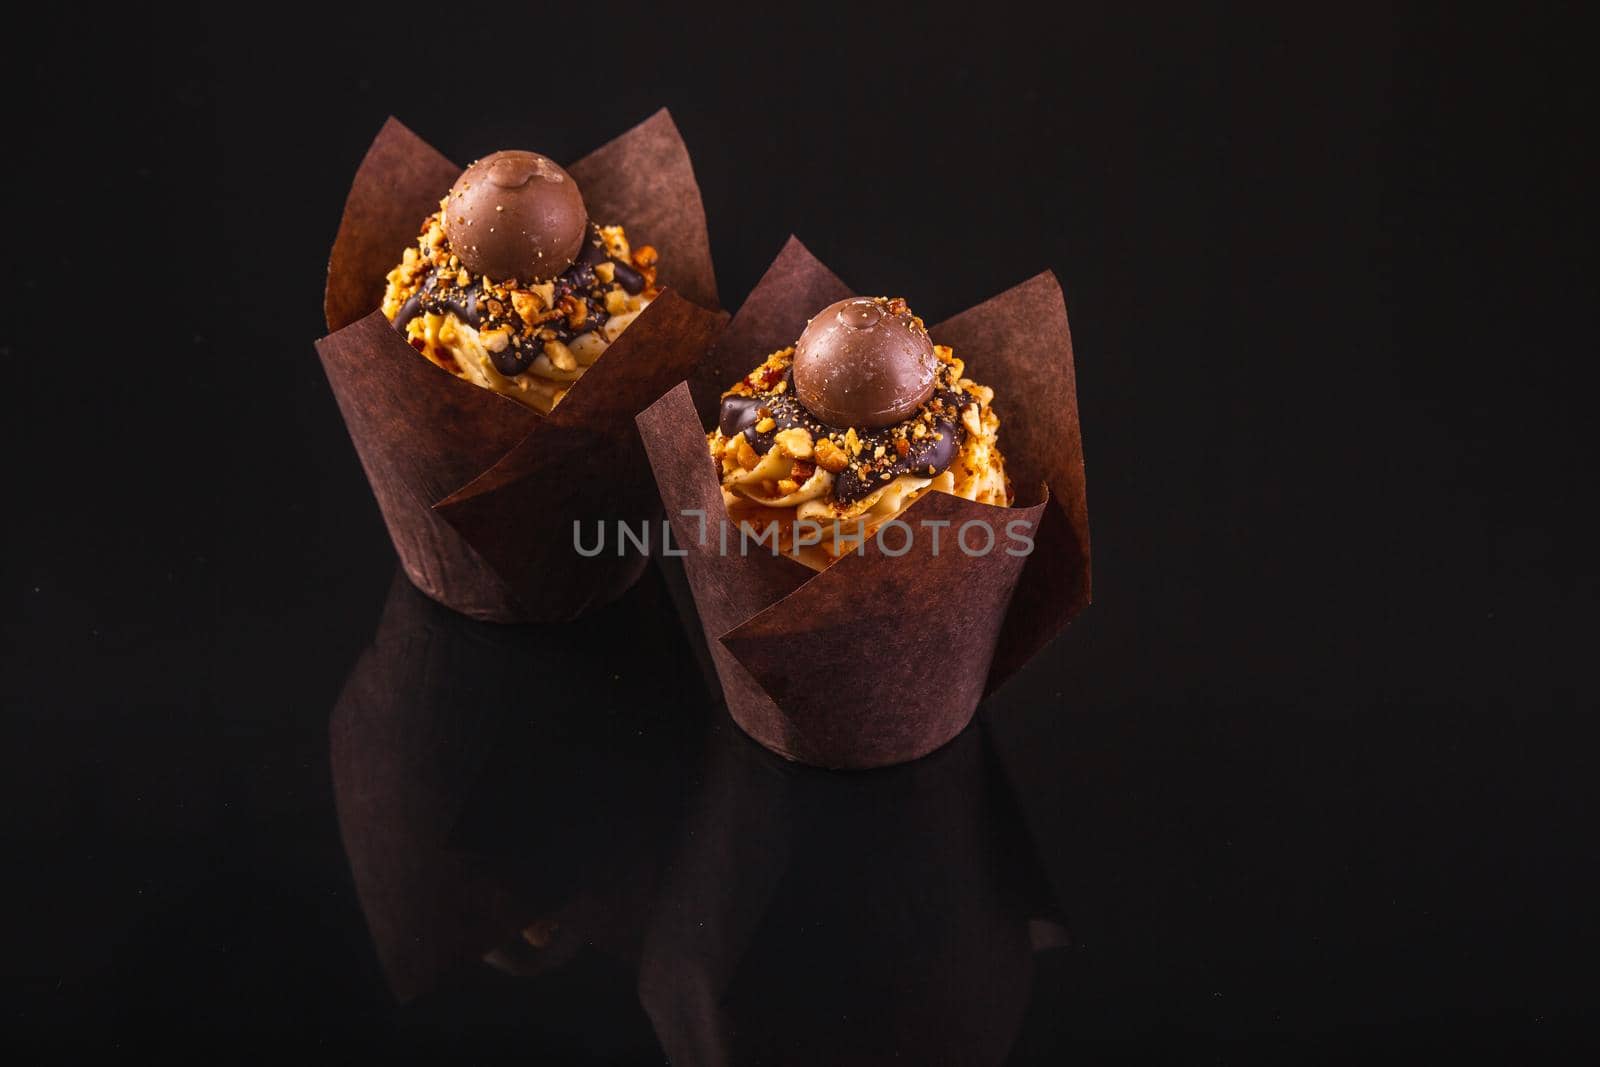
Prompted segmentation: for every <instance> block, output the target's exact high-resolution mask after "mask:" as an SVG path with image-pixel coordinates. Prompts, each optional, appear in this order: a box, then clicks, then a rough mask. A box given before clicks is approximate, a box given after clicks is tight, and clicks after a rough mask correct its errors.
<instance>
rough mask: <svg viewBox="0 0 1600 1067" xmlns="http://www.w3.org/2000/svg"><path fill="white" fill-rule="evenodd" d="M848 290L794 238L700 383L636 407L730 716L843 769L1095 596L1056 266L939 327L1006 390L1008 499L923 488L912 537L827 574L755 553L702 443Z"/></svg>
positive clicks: (967, 713) (1046, 635) (889, 743)
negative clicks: (738, 397)
mask: <svg viewBox="0 0 1600 1067" xmlns="http://www.w3.org/2000/svg"><path fill="white" fill-rule="evenodd" d="M850 295H852V290H851V289H850V288H849V287H848V286H846V285H845V284H844V283H843V282H842V281H840V280H839V279H838V277H836V276H835V275H834V274H833V273H832V272H831V271H829V270H828V268H827V267H825V266H823V265H822V263H820V262H819V261H818V260H817V259H816V258H815V257H813V256H812V255H811V254H810V252H808V251H807V250H806V249H805V247H804V246H803V245H801V244H800V243H799V242H798V241H797V240H794V239H793V238H791V239H790V241H789V243H788V244H787V245H785V247H784V249H783V251H782V253H780V255H779V256H778V258H777V260H776V261H775V262H774V263H773V265H772V266H771V267H770V268H769V269H768V270H767V273H766V274H765V275H764V276H763V277H762V279H761V281H760V282H759V283H757V285H756V287H755V289H754V290H753V291H752V292H751V294H750V297H749V299H748V300H746V301H745V304H744V306H743V307H741V308H740V309H739V312H738V314H737V315H735V316H734V318H733V321H732V322H731V323H730V324H729V325H728V329H727V330H726V331H725V332H724V333H723V334H722V336H721V338H720V339H719V340H718V341H717V343H716V344H715V345H714V346H713V347H712V349H711V351H710V352H709V353H708V355H707V357H706V359H705V360H704V361H702V363H701V364H700V366H699V368H698V369H697V370H696V372H695V375H694V377H693V378H692V379H691V381H690V382H686V383H684V384H681V385H679V386H678V387H676V388H675V389H673V390H672V391H671V392H669V393H667V394H666V395H665V396H662V397H661V398H660V399H659V400H657V401H656V402H655V403H654V404H653V405H651V406H650V408H649V409H648V410H646V411H644V412H642V413H641V414H640V415H639V417H638V420H637V421H638V424H639V430H640V434H641V436H642V437H643V439H644V442H645V448H646V450H647V451H648V452H649V455H650V463H651V466H652V468H653V470H654V472H655V477H656V483H657V486H658V488H659V489H660V491H661V497H662V500H663V502H664V503H665V504H666V508H667V517H668V519H669V520H670V521H671V523H672V530H673V536H674V539H675V541H676V542H677V544H678V545H679V546H681V548H682V549H683V550H684V551H686V552H687V555H686V556H685V558H684V566H685V569H686V571H687V573H688V577H689V584H690V587H691V588H692V590H693V592H694V600H695V606H696V608H697V609H698V611H699V614H700V622H701V625H702V626H703V627H704V629H705V634H706V641H707V643H708V644H709V645H710V648H711V654H712V657H713V659H714V660H715V663H716V667H717V673H718V676H719V680H720V681H721V684H722V691H723V695H724V697H725V698H726V700H727V704H728V710H729V712H730V713H731V714H732V716H733V718H734V720H735V721H736V722H737V723H738V724H739V725H740V727H742V728H743V729H744V731H745V732H746V733H748V734H749V735H750V736H752V737H754V738H755V739H756V740H757V741H759V742H761V744H763V745H765V746H766V747H767V748H769V749H771V750H773V751H774V752H777V753H779V754H780V755H783V756H787V757H788V758H790V759H794V760H799V761H800V762H803V763H810V764H815V765H818V766H823V767H838V768H853V767H877V766H885V765H888V764H894V763H902V762H905V761H907V760H911V759H916V758H917V757H919V756H922V755H925V754H927V753H928V752H931V751H933V750H934V749H936V748H938V747H939V746H940V745H942V744H944V743H945V742H946V741H948V740H950V738H952V737H954V736H955V735H956V734H957V733H959V732H960V731H961V729H962V728H963V727H964V726H965V725H966V724H967V723H968V722H969V721H970V720H971V718H972V714H973V712H974V711H975V710H976V709H977V705H978V702H979V701H980V700H981V699H982V698H983V696H984V695H985V694H986V693H988V692H991V691H993V690H994V689H995V688H996V687H998V686H999V685H1000V683H1001V682H1003V681H1004V680H1005V679H1006V678H1008V677H1009V676H1010V675H1011V674H1012V673H1014V672H1015V671H1016V670H1017V669H1018V668H1019V667H1021V666H1022V664H1023V663H1025V662H1027V660H1028V659H1029V658H1030V657H1031V656H1033V654H1034V653H1035V652H1037V651H1039V649H1040V648H1042V647H1043V646H1044V645H1045V644H1046V643H1047V642H1048V641H1049V640H1050V639H1051V638H1052V637H1053V636H1054V635H1055V634H1056V633H1057V632H1058V631H1059V630H1060V629H1061V627H1062V626H1064V625H1065V624H1066V622H1067V621H1068V619H1070V618H1071V617H1072V616H1073V615H1074V614H1076V613H1077V612H1078V611H1080V610H1081V609H1082V608H1083V607H1085V606H1086V605H1087V604H1088V603H1089V596H1090V583H1089V520H1088V507H1087V503H1086V499H1085V493H1084V473H1083V446H1082V440H1081V437H1080V434H1079V429H1078V404H1077V389H1076V384H1075V379H1074V373H1073V363H1072V338H1071V334H1070V331H1069V330H1068V327H1067V313H1066V305H1065V302H1064V300H1063V298H1062V294H1061V288H1060V286H1059V285H1058V284H1057V282H1056V279H1055V276H1054V275H1052V274H1049V273H1045V274H1041V275H1038V276H1037V277H1034V278H1032V279H1030V280H1028V281H1026V282H1023V283H1022V284H1021V285H1018V286H1016V287H1015V288H1013V289H1010V290H1008V291H1006V292H1004V293H1001V294H1000V295H999V296H996V297H994V298H992V299H990V300H987V301H985V302H984V303H982V304H979V305H978V306H976V307H974V308H971V309H969V310H967V311H965V312H962V313H961V314H959V315H957V316H955V317H954V318H952V319H949V320H948V321H946V322H943V323H940V324H939V325H937V326H934V327H932V329H931V330H930V331H929V332H930V334H931V335H932V338H933V340H934V341H935V342H937V343H939V344H944V345H950V346H951V347H952V348H953V349H954V350H955V354H956V356H957V357H958V358H960V359H963V360H965V361H966V365H967V367H968V368H970V369H971V372H972V374H973V376H974V377H976V378H978V379H979V380H981V381H983V382H985V383H987V384H989V385H991V386H992V387H993V388H994V394H995V398H994V405H993V406H994V409H995V411H996V412H997V413H998V414H999V416H1000V444H1001V447H1002V449H1003V450H1004V452H1005V457H1006V459H1005V462H1006V469H1007V471H1008V472H1009V474H1010V475H1011V478H1012V483H1013V486H1014V488H1015V492H1016V500H1015V504H1014V506H1013V507H1010V508H999V507H994V506H991V505H987V504H979V503H975V502H972V501H968V500H964V499H961V498H959V497H955V496H951V495H949V494H947V493H939V492H933V493H928V494H926V495H925V496H923V497H922V498H921V499H919V500H918V501H917V502H916V503H914V504H913V505H912V506H911V507H910V508H909V509H908V510H907V511H906V513H905V514H904V515H902V516H901V517H900V520H901V522H902V523H904V524H905V525H906V526H908V527H910V536H909V537H907V536H906V532H905V531H904V530H902V529H894V530H886V532H884V534H883V536H882V538H881V540H879V539H869V540H868V541H867V542H866V543H865V545H864V548H863V550H862V552H861V554H859V555H857V554H854V553H851V554H848V555H845V556H844V557H843V558H842V559H840V560H839V561H838V562H836V563H834V564H833V565H832V566H830V567H829V568H828V569H827V570H825V571H822V572H821V573H815V572H813V571H811V570H810V569H808V568H806V567H805V566H804V565H802V564H800V563H797V562H795V561H794V560H791V559H789V558H787V557H774V556H773V555H772V554H771V549H770V547H769V545H762V544H756V543H755V542H753V541H752V542H749V544H748V548H747V550H746V551H743V552H742V551H741V547H742V546H741V540H740V538H739V534H738V530H737V528H734V527H732V526H731V524H729V526H728V527H726V528H725V527H723V526H722V523H724V522H725V521H726V510H725V509H724V507H723V502H722V494H721V489H720V486H719V481H718V475H717V468H716V464H715V462H714V461H713V460H712V459H711V457H710V455H709V452H708V450H707V446H706V437H705V427H706V426H708V425H711V424H712V423H713V422H714V421H715V418H716V415H715V412H716V409H717V398H718V396H719V395H720V393H721V391H722V390H723V389H725V388H727V387H728V386H729V385H731V384H733V383H734V382H736V381H738V380H739V379H740V378H742V377H743V376H744V375H745V374H746V373H747V372H748V371H749V370H750V368H752V367H754V366H757V365H758V364H760V362H761V361H762V359H764V358H765V357H766V356H767V354H768V353H770V352H773V351H775V350H777V349H780V348H783V347H785V346H786V345H790V344H793V343H794V340H795V338H796V337H798V336H799V335H800V332H801V331H802V330H803V329H804V328H805V326H806V322H807V319H808V318H809V317H810V316H812V315H814V314H815V313H816V312H817V311H818V310H819V309H821V308H823V307H825V306H827V305H828V304H830V303H832V302H833V301H836V300H840V299H843V298H845V297H848V296H850ZM701 516H704V518H703V519H702V518H701ZM891 525H893V524H891ZM963 527H966V529H965V531H964V536H963ZM936 535H937V536H936ZM1028 542H1031V545H1032V547H1031V551H1030V550H1028ZM724 545H726V548H724ZM885 549H887V551H886V550H885ZM895 553H900V554H895Z"/></svg>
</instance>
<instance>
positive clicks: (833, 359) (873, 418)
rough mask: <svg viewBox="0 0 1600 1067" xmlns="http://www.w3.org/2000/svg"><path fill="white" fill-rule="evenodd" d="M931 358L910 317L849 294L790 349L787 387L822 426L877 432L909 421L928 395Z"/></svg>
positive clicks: (923, 336)
mask: <svg viewBox="0 0 1600 1067" xmlns="http://www.w3.org/2000/svg"><path fill="white" fill-rule="evenodd" d="M937 367H938V359H937V357H936V356H934V354H933V342H932V341H930V340H928V335H927V333H926V332H925V331H923V330H922V329H921V328H920V327H919V326H918V325H917V324H916V323H915V322H913V321H912V316H911V314H910V312H902V313H901V314H898V315H896V314H894V313H893V311H892V310H891V308H890V305H889V301H887V300H884V299H882V298H877V299H874V298H872V297H865V296H854V297H851V298H850V299H848V300H841V301H839V302H838V303H837V304H829V305H828V306H827V307H825V308H823V309H822V310H821V311H820V312H818V313H817V316H816V317H815V318H813V319H812V320H811V323H810V325H808V326H807V327H806V329H805V332H804V333H802V334H801V335H800V340H799V341H797V342H796V343H795V346H794V389H795V393H796V394H797V395H798V396H799V397H800V403H802V404H804V405H805V406H806V410H808V411H810V412H811V414H813V415H815V416H816V417H817V418H819V419H821V420H822V421H823V422H825V423H827V424H828V425H830V426H856V427H860V428H863V429H869V430H873V429H878V428H880V427H884V426H893V425H894V424H895V423H897V422H902V421H904V420H905V419H907V418H909V417H910V415H911V413H912V412H914V411H916V410H917V408H919V407H921V406H922V405H923V404H924V403H926V402H927V399H928V398H929V397H930V396H932V395H933V380H934V372H935V370H936V369H937Z"/></svg>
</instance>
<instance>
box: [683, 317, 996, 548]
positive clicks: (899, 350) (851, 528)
mask: <svg viewBox="0 0 1600 1067" xmlns="http://www.w3.org/2000/svg"><path fill="white" fill-rule="evenodd" d="M993 400H994V390H993V389H991V388H989V387H988V386H986V385H979V384H978V383H977V382H975V381H973V380H972V379H971V378H968V377H966V365H965V364H964V363H963V362H962V361H961V360H960V359H958V358H957V357H956V355H955V353H954V351H953V350H952V349H951V348H950V347H949V346H948V345H937V344H934V343H933V342H932V341H931V340H930V339H929V337H928V331H927V327H926V326H925V325H924V324H923V322H922V320H921V319H920V318H918V317H917V316H915V315H913V314H912V313H911V310H910V308H909V307H907V305H906V302H905V301H904V300H903V299H899V298H894V299H890V298H886V297H876V298H868V297H852V298H850V299H847V300H841V301H838V302H837V303H834V304H830V305H829V306H828V307H826V308H824V309H823V310H822V311H821V312H820V313H818V314H817V315H816V316H815V317H814V318H813V319H812V320H811V321H810V322H809V323H808V324H807V326H806V329H805V331H804V332H802V333H801V335H800V337H799V339H798V340H797V341H796V342H795V344H793V345H790V346H788V347H785V348H781V349H779V350H778V351H776V352H773V353H772V354H771V355H769V356H768V357H767V358H766V361H765V362H764V363H762V364H761V366H759V367H757V368H756V369H755V370H753V371H751V372H750V373H749V374H747V375H745V376H744V377H743V378H742V379H740V380H739V381H738V382H737V383H736V384H735V385H734V386H733V387H732V388H731V389H729V390H727V391H726V392H725V393H723V394H722V401H721V404H720V406H719V411H718V417H717V426H716V428H715V429H714V430H712V431H711V432H710V433H709V434H708V435H707V442H708V443H709V445H710V448H711V455H712V457H713V458H714V459H715V460H716V461H717V463H718V468H719V474H720V478H721V483H722V499H723V504H724V506H725V507H726V508H727V511H728V515H729V517H730V518H732V519H733V520H734V521H735V522H737V523H739V524H740V525H741V526H742V527H749V528H753V529H755V530H758V531H759V530H761V529H763V528H765V527H767V526H768V525H769V524H771V523H774V522H775V523H776V524H777V531H778V538H779V549H780V551H782V552H783V553H784V554H786V555H788V556H791V557H792V558H794V559H796V560H799V561H800V562H801V563H804V564H805V565H806V566H808V567H810V568H812V569H813V570H822V569H823V568H825V567H827V566H828V565H829V564H831V563H833V562H835V561H836V560H838V559H839V557H840V556H842V555H844V554H845V553H847V552H850V551H853V550H857V549H859V548H860V547H861V545H862V543H863V542H864V541H866V540H867V539H869V538H872V537H873V536H875V535H876V534H877V532H878V531H879V529H880V528H881V527H882V526H883V525H884V524H885V523H887V522H890V521H892V520H895V519H899V518H900V517H901V516H902V515H904V514H905V512H906V510H907V509H908V508H910V507H911V505H912V504H914V503H916V502H917V500H919V499H921V497H922V496H923V495H924V494H926V493H929V492H942V493H950V494H953V495H955V496H958V497H961V498H962V499H964V500H971V501H975V502H978V503H982V504H992V505H995V506H997V507H1007V506H1009V505H1010V504H1011V500H1012V492H1011V486H1010V483H1009V482H1008V481H1007V480H1006V474H1005V459H1004V457H1003V456H1002V455H1001V453H1000V443H999V430H1000V419H999V417H998V416H997V415H996V414H995V412H994V409H993V407H992V406H991V404H992V401H993Z"/></svg>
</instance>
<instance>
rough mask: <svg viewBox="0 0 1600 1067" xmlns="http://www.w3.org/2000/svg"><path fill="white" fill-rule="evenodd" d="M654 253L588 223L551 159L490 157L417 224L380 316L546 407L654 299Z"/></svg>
mask: <svg viewBox="0 0 1600 1067" xmlns="http://www.w3.org/2000/svg"><path fill="white" fill-rule="evenodd" d="M656 259H657V252H656V249H655V248H654V246H652V245H647V244H645V245H640V246H639V247H638V248H634V247H633V246H632V245H630V244H629V242H628V233H627V230H626V229H625V228H624V227H623V226H622V224H620V223H617V224H613V225H605V226H602V225H599V224H597V223H596V222H594V221H593V220H592V219H590V218H589V216H588V211H587V209H586V208H585V206H584V202H583V193H582V191H581V190H580V189H579V188H578V184H577V182H575V181H574V180H573V178H572V175H570V174H568V173H567V172H566V171H565V170H563V169H562V168H561V167H560V166H559V165H557V164H556V163H555V162H554V161H552V160H550V159H548V158H546V157H545V156H541V155H539V154H538V153H536V152H522V151H505V152H496V153H494V154H493V155H490V156H486V157H484V158H483V159H480V160H478V161H477V162H475V163H473V164H472V165H471V166H470V167H468V168H467V169H466V172H465V173H463V174H462V175H461V177H460V178H458V179H457V180H456V183H455V185H454V186H452V187H451V189H450V192H449V193H448V194H446V196H445V197H444V199H443V200H441V201H439V210H438V211H435V212H433V213H432V214H431V215H429V216H428V217H427V218H426V219H424V220H422V226H421V229H420V230H419V232H418V235H417V240H416V243H415V244H414V245H412V246H410V247H408V248H407V249H406V250H405V252H404V253H403V254H402V256H401V259H400V262H399V264H398V265H396V266H395V268H394V269H393V270H391V271H390V272H389V273H388V275H387V281H388V288H387V289H386V290H385V292H384V296H383V314H384V317H385V318H387V319H388V320H389V321H390V322H391V323H393V324H394V326H395V328H396V329H397V330H399V331H400V332H401V333H402V334H403V335H404V336H405V338H406V341H407V343H409V344H410V345H411V346H412V347H413V348H415V349H416V350H417V351H418V352H420V353H422V355H423V356H424V357H425V358H427V359H428V360H429V361H431V362H433V363H434V364H436V365H437V366H439V367H440V368H441V369H443V370H445V371H447V372H448V373H450V374H453V375H455V376H456V377H458V378H462V379H464V380H466V381H469V382H471V383H472V384H474V385H477V386H480V387H481V388H484V389H491V390H493V391H494V392H497V393H499V394H501V395H502V396H508V397H510V398H511V399H513V400H516V401H518V402H519V403H523V404H526V405H528V406H529V407H531V408H533V409H534V410H535V411H538V412H540V413H543V414H548V413H549V412H550V411H551V410H552V409H554V408H555V406H556V405H557V404H559V403H560V402H561V399H562V398H563V397H564V396H566V394H567V392H568V390H570V389H571V388H572V385H573V383H574V382H576V381H578V379H580V378H582V377H583V374H584V372H585V371H587V370H588V369H589V368H590V367H591V366H593V365H594V363H595V361H596V360H598V359H599V358H600V356H601V355H602V354H603V353H604V352H605V350H606V348H607V346H609V345H610V344H611V343H612V342H613V341H615V340H616V339H617V337H618V336H620V335H621V333H622V331H623V330H625V329H627V328H628V326H629V325H630V324H631V323H632V322H633V321H634V320H635V319H636V318H638V317H639V314H640V312H642V311H643V310H644V309H645V308H646V307H648V306H649V304H650V301H651V300H653V299H655V297H656V295H657V293H658V290H657V289H656V273H657V264H656Z"/></svg>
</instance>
